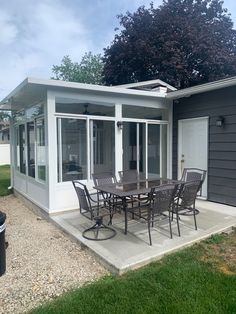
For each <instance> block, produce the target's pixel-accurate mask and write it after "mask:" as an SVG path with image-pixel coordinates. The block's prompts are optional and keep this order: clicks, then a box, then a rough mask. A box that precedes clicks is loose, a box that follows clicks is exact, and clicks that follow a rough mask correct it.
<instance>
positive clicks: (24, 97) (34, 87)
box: [0, 77, 166, 110]
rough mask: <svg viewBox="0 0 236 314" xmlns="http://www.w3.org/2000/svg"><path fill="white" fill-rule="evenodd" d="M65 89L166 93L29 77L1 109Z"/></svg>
mask: <svg viewBox="0 0 236 314" xmlns="http://www.w3.org/2000/svg"><path fill="white" fill-rule="evenodd" d="M51 89H54V90H63V91H65V90H66V91H70V92H75V93H76V92H81V91H83V92H88V93H94V92H95V93H98V94H99V93H101V94H104V93H105V94H116V95H123V96H128V95H130V96H143V97H148V98H157V99H158V98H159V99H160V98H162V99H164V98H165V97H166V94H164V95H163V94H161V93H152V92H150V91H143V90H134V89H127V88H124V87H114V86H101V85H92V84H84V83H76V82H66V81H60V80H45V79H38V78H32V77H28V78H26V79H25V80H24V81H23V82H22V83H21V84H19V85H18V86H17V87H16V88H15V89H14V90H13V91H12V92H11V93H10V94H9V95H8V96H6V97H5V98H4V99H3V100H2V101H1V102H0V110H15V109H17V107H20V104H23V103H24V105H27V103H28V104H31V105H32V103H33V102H34V101H35V99H36V98H37V100H38V101H40V98H43V97H46V93H47V90H51Z"/></svg>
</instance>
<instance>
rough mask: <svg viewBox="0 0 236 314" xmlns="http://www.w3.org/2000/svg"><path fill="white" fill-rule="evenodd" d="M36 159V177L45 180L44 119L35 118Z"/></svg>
mask: <svg viewBox="0 0 236 314" xmlns="http://www.w3.org/2000/svg"><path fill="white" fill-rule="evenodd" d="M36 161H37V167H38V179H40V180H43V181H45V180H46V146H45V125H44V119H37V120H36Z"/></svg>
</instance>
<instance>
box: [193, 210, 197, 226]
mask: <svg viewBox="0 0 236 314" xmlns="http://www.w3.org/2000/svg"><path fill="white" fill-rule="evenodd" d="M193 218H194V225H195V230H197V220H196V210H195V206H194V208H193Z"/></svg>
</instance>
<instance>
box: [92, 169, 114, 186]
mask: <svg viewBox="0 0 236 314" xmlns="http://www.w3.org/2000/svg"><path fill="white" fill-rule="evenodd" d="M92 178H93V182H94V185H95V186H98V185H106V184H110V183H116V182H117V180H116V176H115V175H114V174H112V173H110V172H104V173H99V174H95V173H93V174H92Z"/></svg>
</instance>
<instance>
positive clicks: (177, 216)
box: [176, 211, 180, 237]
mask: <svg viewBox="0 0 236 314" xmlns="http://www.w3.org/2000/svg"><path fill="white" fill-rule="evenodd" d="M176 220H177V228H178V234H179V237H180V227H179V214H178V211H177V212H176Z"/></svg>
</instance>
